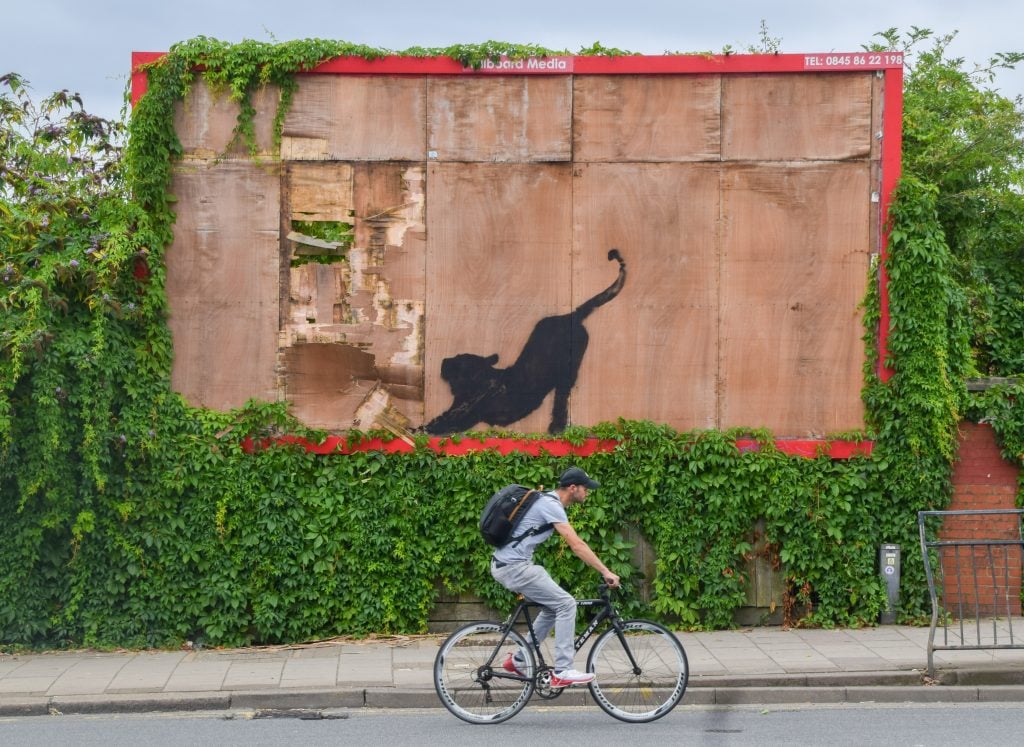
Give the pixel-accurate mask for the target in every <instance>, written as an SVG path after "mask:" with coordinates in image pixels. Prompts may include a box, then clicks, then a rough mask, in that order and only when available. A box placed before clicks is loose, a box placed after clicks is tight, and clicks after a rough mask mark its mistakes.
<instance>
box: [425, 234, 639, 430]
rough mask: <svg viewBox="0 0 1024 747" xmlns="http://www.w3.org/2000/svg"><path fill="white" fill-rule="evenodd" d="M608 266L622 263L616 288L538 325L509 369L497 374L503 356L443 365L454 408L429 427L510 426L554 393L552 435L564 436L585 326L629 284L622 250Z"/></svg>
mask: <svg viewBox="0 0 1024 747" xmlns="http://www.w3.org/2000/svg"><path fill="white" fill-rule="evenodd" d="M608 260H609V261H612V260H614V261H616V262H618V263H619V274H618V276H617V277H616V278H615V282H614V283H612V284H611V285H610V286H608V287H607V288H605V289H604V290H603V291H601V292H600V293H598V294H597V295H596V296H594V297H593V298H591V299H590V300H588V301H585V302H584V303H582V304H581V305H580V306H579V307H578V308H576V309H575V310H574V311H571V312H569V313H568V314H561V315H559V316H548V317H545V318H543V319H541V320H540V321H539V322H537V325H536V326H535V327H534V328H533V332H531V333H530V338H529V339H528V340H527V341H526V345H524V346H523V350H522V352H521V353H520V354H519V357H518V358H517V359H516V362H515V363H513V364H512V365H511V366H509V367H508V368H495V366H494V364H495V363H497V362H498V355H497V354H494V355H489V356H487V357H486V358H485V357H483V356H480V355H474V354H472V353H460V354H459V355H454V356H452V357H451V358H445V359H444V360H443V361H441V378H443V379H444V380H445V381H447V382H448V386H449V387H450V388H451V391H452V398H453V401H452V405H451V407H449V408H448V409H447V410H446V411H445V412H443V413H441V414H440V415H438V416H437V417H436V418H434V419H433V420H431V421H430V422H429V423H427V425H426V431H427V432H428V433H433V434H444V433H456V432H458V431H465V430H469V429H470V428H472V427H473V426H475V425H476V424H477V423H487V424H488V425H496V426H501V425H511V424H512V423H515V422H517V421H519V420H522V419H523V418H524V417H526V416H527V415H529V414H530V413H531V412H533V411H534V410H536V409H537V408H538V407H540V406H541V403H542V402H543V401H544V398H545V397H546V396H547V395H548V393H549V392H551V391H554V393H555V402H554V407H553V408H552V412H551V424H550V425H549V426H548V432H549V433H558V432H560V431H563V430H565V426H566V424H567V421H568V418H569V392H570V391H571V390H572V388H573V385H575V383H576V376H577V375H578V374H579V371H580V363H582V362H583V354H584V353H586V352H587V343H588V341H589V339H590V338H589V335H588V334H587V329H586V327H584V326H583V320H584V319H586V318H587V317H588V316H590V313H591V312H592V311H593V310H594V309H596V308H597V307H598V306H603V305H604V304H606V303H608V302H609V301H611V300H612V299H613V298H615V297H616V296H617V295H619V291H621V290H622V286H623V284H624V283H625V282H626V263H625V261H623V259H622V255H621V254H619V250H618V249H612V250H611V251H609V252H608Z"/></svg>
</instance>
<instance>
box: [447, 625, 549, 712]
mask: <svg viewBox="0 0 1024 747" xmlns="http://www.w3.org/2000/svg"><path fill="white" fill-rule="evenodd" d="M504 630H505V626H504V625H503V624H502V623H497V622H477V623H470V624H469V625H466V626H464V627H462V628H459V629H458V630H456V631H455V632H454V633H452V634H451V635H450V636H449V637H448V639H447V640H446V641H445V642H444V643H443V644H441V648H440V650H439V651H438V652H437V656H436V657H435V658H434V689H436V690H437V696H438V697H439V698H440V699H441V702H442V703H443V704H444V707H445V708H447V709H448V710H449V711H451V712H452V714H454V715H455V716H458V717H459V718H461V719H462V720H463V721H468V722H470V723H472V724H499V723H501V722H502V721H507V720H508V719H510V718H512V717H513V716H515V715H516V714H517V713H519V712H520V711H521V710H523V708H524V707H525V706H526V703H527V702H528V701H529V700H530V696H531V695H532V694H533V687H534V681H533V680H534V677H533V673H534V671H535V664H534V659H533V651H532V650H531V649H530V647H529V646H528V645H527V643H526V639H525V638H523V636H521V635H520V634H519V633H517V632H515V631H514V630H512V631H509V633H508V636H507V637H506V638H505V641H504V643H503V644H502V645H501V647H500V649H499V647H498V642H499V641H500V640H501V636H502V633H503V632H504ZM515 651H518V652H519V654H520V656H521V657H522V659H523V660H524V661H525V662H526V665H525V668H524V671H523V673H522V676H521V677H520V676H517V675H515V674H514V673H510V672H506V671H505V669H504V668H503V666H502V664H503V663H504V662H505V658H506V657H507V656H508V654H509V653H511V652H515ZM488 662H489V663H488Z"/></svg>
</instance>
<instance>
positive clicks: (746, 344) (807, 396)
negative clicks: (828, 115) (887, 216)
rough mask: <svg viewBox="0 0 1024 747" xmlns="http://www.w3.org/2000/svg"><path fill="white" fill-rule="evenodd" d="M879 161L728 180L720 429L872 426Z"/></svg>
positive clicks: (772, 169) (790, 432)
mask: <svg viewBox="0 0 1024 747" xmlns="http://www.w3.org/2000/svg"><path fill="white" fill-rule="evenodd" d="M869 178H870V163H869V162H863V163H827V164H807V165H802V166H797V165H787V166H772V165H758V166H753V165H752V166H731V167H726V168H725V171H724V173H723V185H724V189H723V228H724V232H723V245H722V274H721V277H722V300H721V304H722V312H721V313H722V319H721V337H722V339H721V379H722V388H721V399H720V408H721V412H722V422H721V427H723V428H728V427H732V426H765V427H768V428H771V429H773V430H774V431H775V433H776V435H778V436H821V435H824V434H826V433H830V432H835V431H841V430H849V429H854V428H860V427H863V406H862V403H861V400H860V389H861V382H862V371H861V368H862V365H863V361H864V345H863V342H862V341H861V336H862V334H863V333H862V328H861V324H860V317H859V311H858V304H859V303H860V301H861V299H862V298H863V295H864V292H865V289H866V283H867V269H868V256H869V252H870V245H871V241H870V230H869V226H870V222H871V221H870V214H869V213H870V209H871V201H870V192H871V188H870V179H869Z"/></svg>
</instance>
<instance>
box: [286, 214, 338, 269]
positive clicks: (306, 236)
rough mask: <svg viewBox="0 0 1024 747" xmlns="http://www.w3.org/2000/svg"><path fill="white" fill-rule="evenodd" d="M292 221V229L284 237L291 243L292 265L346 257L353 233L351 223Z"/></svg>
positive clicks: (324, 262)
mask: <svg viewBox="0 0 1024 747" xmlns="http://www.w3.org/2000/svg"><path fill="white" fill-rule="evenodd" d="M291 224H292V225H291V227H292V230H291V232H290V233H289V234H288V236H287V238H288V240H289V241H291V242H292V243H291V246H292V252H291V254H292V258H291V266H292V267H299V266H301V265H304V264H309V263H311V262H315V263H318V264H331V263H334V262H344V261H345V260H346V258H347V256H348V252H349V250H350V249H351V248H352V241H353V238H354V236H355V234H354V231H353V228H354V227H353V225H352V224H351V223H347V222H345V221H336V220H323V221H300V220H293V221H292V222H291Z"/></svg>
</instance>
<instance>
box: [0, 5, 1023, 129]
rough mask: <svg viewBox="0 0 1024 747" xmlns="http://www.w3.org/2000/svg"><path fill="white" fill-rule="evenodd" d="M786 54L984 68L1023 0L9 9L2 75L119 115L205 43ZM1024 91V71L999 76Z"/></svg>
mask: <svg viewBox="0 0 1024 747" xmlns="http://www.w3.org/2000/svg"><path fill="white" fill-rule="evenodd" d="M762 20H764V21H765V23H766V24H767V29H768V35H769V36H770V37H771V38H773V39H779V40H781V51H782V52H791V53H798V52H858V51H860V50H861V47H862V45H864V44H868V43H870V42H871V41H872V39H873V37H874V35H875V33H876V32H878V31H882V30H884V29H888V28H891V27H896V28H898V29H900V30H901V31H906V30H909V29H910V28H911V26H918V27H922V28H929V29H932V30H933V31H935V32H936V33H943V34H945V33H950V32H954V31H957V32H959V33H958V34H957V38H956V42H955V43H954V45H953V46H952V50H953V51H954V53H955V54H957V55H959V56H962V57H964V58H965V59H966V61H967V62H968V63H970V65H971V66H973V63H985V62H986V61H987V60H988V59H989V57H991V56H992V55H993V54H994V53H996V52H1007V51H1024V36H1022V34H1021V29H1022V28H1024V3H1022V2H1021V1H1020V0H974V1H973V2H971V3H965V2H963V1H962V0H956V1H955V2H954V1H953V0H849V1H847V2H839V3H826V2H823V0H814V1H813V2H811V1H810V0H808V1H807V2H795V1H791V2H778V1H776V2H772V0H710V1H707V0H705V1H704V2H687V1H686V0H615V1H614V2H613V1H610V0H585V1H582V0H572V1H564V2H558V0H554V1H552V0H540V1H537V0H533V1H531V0H517V1H516V2H508V1H504V2H503V1H502V0H472V1H470V0H448V1H447V2H430V1H429V0H390V1H388V0H377V1H376V2H374V1H373V0H359V1H358V2H353V1H352V0H293V1H292V2H289V1H288V0H244V1H243V0H237V1H235V2H228V1H223V2H222V1H220V0H171V1H170V2H167V1H165V2H156V3H145V2H139V0H132V2H128V1H127V0H92V2H88V1H86V0H3V4H2V10H0V75H2V74H5V73H7V72H17V73H19V74H21V75H22V76H23V77H25V78H26V79H27V80H28V81H29V83H30V85H31V86H32V89H33V91H34V93H35V95H36V97H41V96H43V95H44V94H48V93H51V92H53V91H55V90H60V89H63V88H67V89H70V90H72V91H77V92H79V93H81V94H82V96H83V98H84V100H85V105H86V109H87V110H89V111H90V112H92V113H95V114H99V115H102V116H105V117H115V116H117V114H118V112H119V110H120V107H121V103H122V95H123V92H124V87H125V83H126V81H127V79H128V73H129V69H130V67H131V53H132V51H147V52H152V51H157V52H162V51H166V50H167V49H168V48H169V47H170V45H171V44H173V43H174V42H177V41H183V40H186V39H190V38H192V37H195V36H200V35H202V36H208V37H213V38H217V39H222V40H225V41H231V42H237V41H241V40H242V39H256V40H259V41H268V42H269V41H286V40H290V39H305V38H312V37H319V38H324V39H342V40H345V41H350V42H356V43H361V44H367V45H370V46H375V47H384V48H387V49H393V50H401V49H406V48H408V47H412V46H427V47H434V46H448V45H450V44H455V43H473V42H483V41H487V40H489V39H493V40H497V41H503V42H513V43H518V44H539V45H541V46H544V47H549V48H553V49H569V50H570V51H572V52H575V51H577V50H579V49H580V48H581V47H586V46H590V45H591V44H593V43H594V42H595V41H599V42H601V43H602V44H603V45H605V46H608V47H619V48H622V49H628V50H630V51H634V52H640V53H643V54H662V53H664V52H666V51H670V52H702V51H710V52H721V51H722V49H723V48H724V47H726V46H727V45H728V46H731V47H732V48H733V49H734V50H736V51H742V50H745V49H746V48H747V47H748V46H751V45H757V44H758V43H759V40H760V34H761V21H762ZM996 85H997V87H999V89H1000V90H1001V91H1002V92H1003V93H1004V94H1006V95H1008V96H1016V95H1018V94H1022V93H1024V70H1017V71H1014V72H1013V73H1007V74H1003V75H1001V76H1000V77H999V78H998V79H997V83H996Z"/></svg>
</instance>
